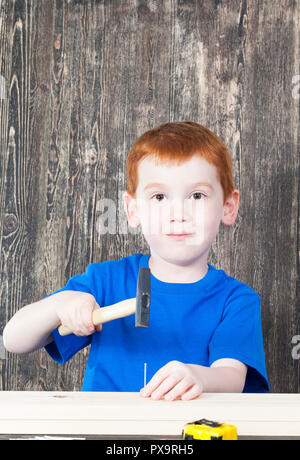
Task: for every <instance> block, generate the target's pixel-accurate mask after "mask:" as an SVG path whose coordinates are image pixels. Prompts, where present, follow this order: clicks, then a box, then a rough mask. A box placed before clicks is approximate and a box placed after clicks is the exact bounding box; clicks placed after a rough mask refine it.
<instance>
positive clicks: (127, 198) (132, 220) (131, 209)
mask: <svg viewBox="0 0 300 460" xmlns="http://www.w3.org/2000/svg"><path fill="white" fill-rule="evenodd" d="M123 204H124V209H125V212H126V216H127V219H128V223H129V225H130V227H138V226H139V225H140V219H139V217H138V214H137V202H136V199H135V198H133V197H132V196H131V195H130V194H129V193H128V192H127V191H126V192H124V193H123Z"/></svg>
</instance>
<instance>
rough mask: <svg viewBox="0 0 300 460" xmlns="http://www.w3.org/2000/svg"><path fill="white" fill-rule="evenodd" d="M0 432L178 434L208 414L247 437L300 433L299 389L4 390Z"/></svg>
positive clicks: (0, 400) (1, 404)
mask: <svg viewBox="0 0 300 460" xmlns="http://www.w3.org/2000/svg"><path fill="white" fill-rule="evenodd" d="M0 406H1V413H0V433H1V434H5V433H15V434H17V433H22V434H30V433H36V434H42V433H47V434H98V435H99V434H103V435H113V434H115V435H170V436H179V435H180V433H181V431H182V427H183V425H184V424H185V423H187V422H191V421H194V420H197V419H199V418H207V419H212V420H220V421H226V422H228V423H233V424H234V425H236V426H237V429H238V433H239V434H240V435H242V436H300V395H298V394H258V395H256V394H255V395H254V394H253V395H252V394H229V393H226V394H222V393H219V394H216V393H205V394H203V395H202V396H201V397H200V398H198V399H196V400H193V401H173V402H168V401H152V400H150V399H144V398H141V397H140V396H139V394H138V393H100V392H99V393H96V392H95V393H89V392H1V393H0Z"/></svg>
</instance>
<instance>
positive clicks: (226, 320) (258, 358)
mask: <svg viewBox="0 0 300 460" xmlns="http://www.w3.org/2000/svg"><path fill="white" fill-rule="evenodd" d="M223 358H232V359H236V360H238V361H241V362H243V363H244V364H246V365H247V366H248V372H247V376H246V382H245V386H244V390H243V392H244V393H264V392H267V391H269V390H270V388H269V382H268V378H267V372H266V365H265V354H264V345H263V335H262V325H261V306H260V297H259V295H258V294H257V293H256V292H255V291H253V290H252V289H251V288H249V287H248V286H242V287H240V288H237V289H236V290H235V291H234V292H233V293H232V294H231V295H230V296H229V298H228V299H227V302H226V305H225V308H224V311H223V316H222V320H221V321H220V323H219V325H218V326H217V328H216V329H215V331H214V333H213V335H212V338H211V341H210V343H209V365H211V364H212V363H213V362H214V361H216V360H218V359H223Z"/></svg>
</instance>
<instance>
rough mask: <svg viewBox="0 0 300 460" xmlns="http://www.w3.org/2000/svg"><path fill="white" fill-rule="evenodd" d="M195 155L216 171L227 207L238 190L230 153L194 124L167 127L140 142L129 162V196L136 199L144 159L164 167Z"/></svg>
mask: <svg viewBox="0 0 300 460" xmlns="http://www.w3.org/2000/svg"><path fill="white" fill-rule="evenodd" d="M193 155H199V156H200V157H202V158H204V159H205V160H206V161H207V162H208V163H211V164H212V165H214V166H215V167H216V169H217V172H218V176H219V181H220V184H221V186H222V189H223V204H224V203H225V201H226V199H227V198H228V196H229V195H231V193H232V192H233V191H234V189H235V187H234V179H233V168H232V160H231V156H230V153H229V150H228V148H227V147H226V145H225V144H224V142H223V141H222V140H221V139H220V138H219V137H218V136H217V135H216V134H214V133H213V132H212V131H210V130H209V129H208V128H205V127H204V126H202V125H200V124H199V123H195V122H192V121H182V122H180V121H178V122H170V123H164V124H162V125H159V126H156V127H155V128H153V129H151V130H150V131H146V132H145V133H144V134H142V135H141V136H140V137H139V138H138V139H137V141H136V142H135V143H134V145H133V147H132V149H131V150H130V152H129V154H128V157H127V161H126V166H127V192H128V193H129V194H130V195H131V196H133V197H134V198H135V197H136V189H137V186H138V166H139V163H140V162H141V160H142V159H144V158H146V157H149V156H153V157H155V158H156V159H157V160H158V161H159V162H161V163H169V164H172V163H173V164H174V163H177V165H180V164H181V163H183V162H185V161H187V160H189V159H190V158H191V157H192V156H193Z"/></svg>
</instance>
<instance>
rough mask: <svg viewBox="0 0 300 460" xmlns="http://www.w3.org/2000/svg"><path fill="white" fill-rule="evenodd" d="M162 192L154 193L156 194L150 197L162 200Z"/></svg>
mask: <svg viewBox="0 0 300 460" xmlns="http://www.w3.org/2000/svg"><path fill="white" fill-rule="evenodd" d="M164 196H165V195H164V194H163V193H156V195H153V197H152V198H155V200H156V201H162V200H163V199H164Z"/></svg>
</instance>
